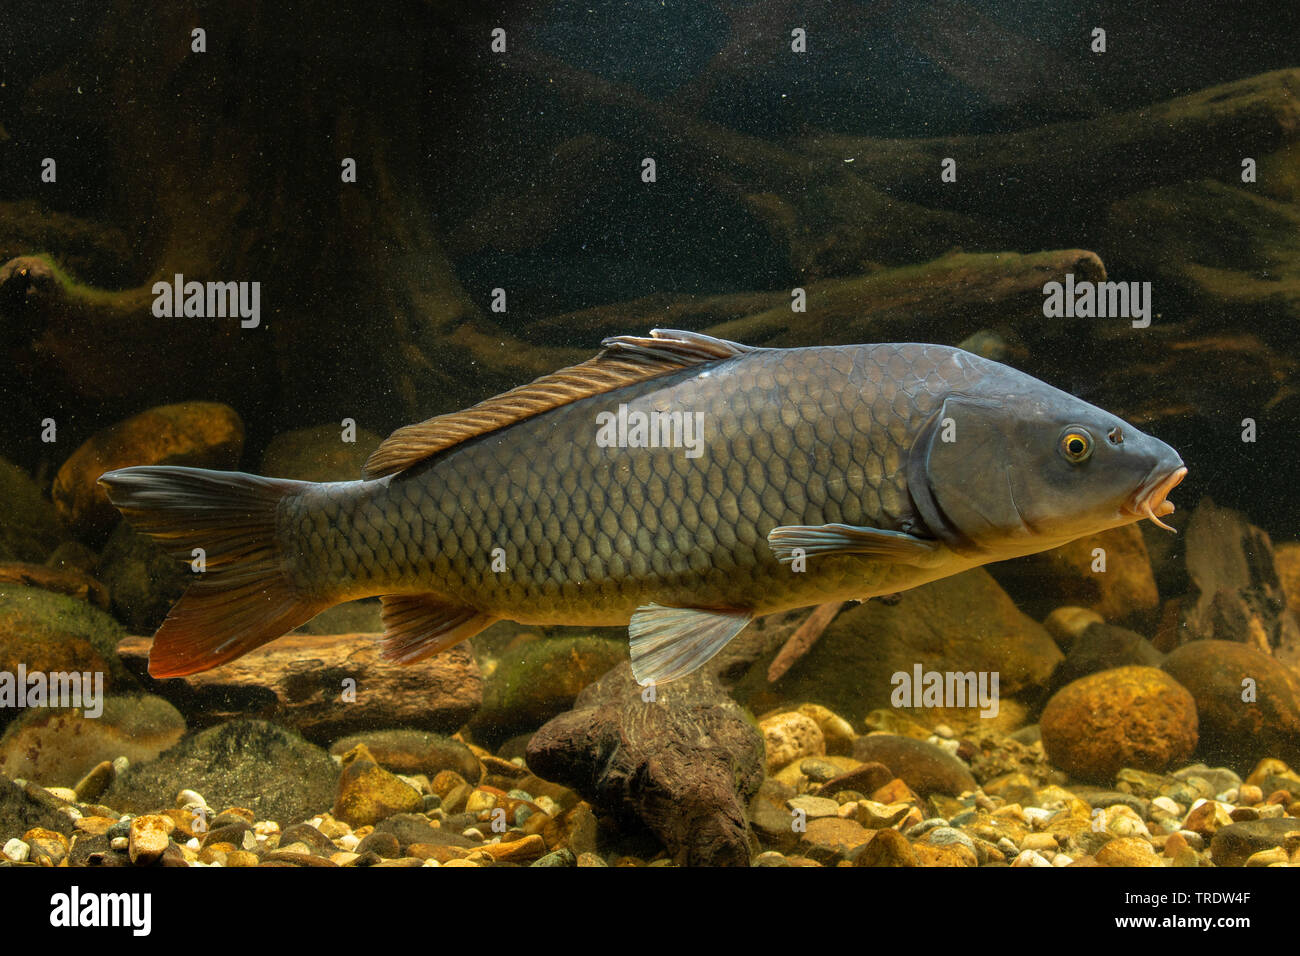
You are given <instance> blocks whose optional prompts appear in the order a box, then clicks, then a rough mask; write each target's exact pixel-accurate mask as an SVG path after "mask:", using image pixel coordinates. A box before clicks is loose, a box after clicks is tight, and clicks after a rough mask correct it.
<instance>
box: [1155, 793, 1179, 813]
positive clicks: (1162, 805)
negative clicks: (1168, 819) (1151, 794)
mask: <svg viewBox="0 0 1300 956" xmlns="http://www.w3.org/2000/svg"><path fill="white" fill-rule="evenodd" d="M1157 810H1158V811H1160V813H1159V814H1157V813H1156V811H1157ZM1151 815H1152V816H1153V817H1154V816H1158V815H1165V816H1172V817H1181V816H1182V815H1183V808H1182V807H1180V806H1179V805H1178V804H1177V803H1175V802H1174V801H1173V800H1170V799H1169V798H1168V797H1156V798H1155V799H1154V800H1152V801H1151Z"/></svg>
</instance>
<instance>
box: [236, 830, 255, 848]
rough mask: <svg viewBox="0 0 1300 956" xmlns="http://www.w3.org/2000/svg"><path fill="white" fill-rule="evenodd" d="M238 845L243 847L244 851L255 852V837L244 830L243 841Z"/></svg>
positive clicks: (251, 832) (250, 832)
mask: <svg viewBox="0 0 1300 956" xmlns="http://www.w3.org/2000/svg"><path fill="white" fill-rule="evenodd" d="M240 845H241V846H242V847H243V849H245V850H256V849H257V836H256V835H255V834H254V833H253V831H252V830H245V831H244V839H243V840H242V841H241V843H240Z"/></svg>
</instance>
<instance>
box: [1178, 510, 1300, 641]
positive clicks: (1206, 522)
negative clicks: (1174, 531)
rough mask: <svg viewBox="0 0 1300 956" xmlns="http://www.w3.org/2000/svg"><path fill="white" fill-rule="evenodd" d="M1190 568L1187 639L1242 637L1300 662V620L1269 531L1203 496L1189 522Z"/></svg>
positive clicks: (1182, 635) (1185, 610)
mask: <svg viewBox="0 0 1300 956" xmlns="http://www.w3.org/2000/svg"><path fill="white" fill-rule="evenodd" d="M1187 573H1188V576H1189V577H1190V578H1191V581H1192V585H1193V587H1194V591H1195V593H1194V596H1193V597H1192V598H1191V599H1189V600H1186V601H1184V602H1183V603H1182V605H1181V609H1182V628H1181V630H1180V632H1179V638H1180V641H1181V643H1186V642H1187V641H1193V640H1210V639H1213V640H1221V641H1238V642H1241V643H1245V644H1248V645H1250V646H1251V647H1254V648H1255V649H1256V650H1258V651H1262V652H1264V653H1265V654H1270V655H1273V656H1275V657H1277V658H1278V659H1279V660H1281V661H1282V662H1284V663H1286V664H1290V665H1291V666H1292V667H1295V666H1297V665H1300V626H1298V625H1297V622H1296V618H1295V615H1294V614H1292V613H1291V611H1290V609H1289V608H1288V607H1287V601H1286V594H1285V592H1284V591H1283V590H1282V585H1281V582H1280V580H1279V578H1278V574H1277V569H1276V568H1275V567H1274V565H1273V542H1272V540H1271V539H1270V538H1269V536H1268V534H1267V533H1266V532H1265V531H1263V530H1262V529H1260V528H1257V527H1255V526H1254V525H1253V524H1251V523H1250V522H1249V521H1247V520H1246V519H1245V517H1244V516H1243V515H1242V514H1241V513H1240V512H1237V511H1233V510H1232V509H1230V508H1220V507H1218V506H1217V505H1215V503H1214V502H1213V501H1212V500H1210V498H1208V497H1206V498H1203V499H1201V502H1200V504H1198V505H1197V506H1196V511H1195V512H1193V514H1192V520H1191V523H1190V524H1189V525H1188V528H1187Z"/></svg>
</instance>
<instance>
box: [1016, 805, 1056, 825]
mask: <svg viewBox="0 0 1300 956" xmlns="http://www.w3.org/2000/svg"><path fill="white" fill-rule="evenodd" d="M1024 814H1025V819H1026V820H1027V821H1028V822H1029V823H1030V824H1032V825H1033V827H1034V829H1035V830H1041V829H1042V828H1043V825H1044V824H1046V823H1047V821H1048V820H1050V819H1052V817H1054V816H1056V811H1054V810H1044V809H1043V808H1042V807H1025V809H1024Z"/></svg>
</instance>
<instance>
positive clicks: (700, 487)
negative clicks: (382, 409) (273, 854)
mask: <svg viewBox="0 0 1300 956" xmlns="http://www.w3.org/2000/svg"><path fill="white" fill-rule="evenodd" d="M601 344H602V348H601V351H600V352H599V353H598V354H597V355H596V356H595V357H594V358H592V359H589V360H588V361H586V362H583V363H581V364H578V365H575V366H572V367H570V368H566V369H562V370H560V371H557V372H554V373H552V374H550V375H546V376H543V377H541V378H539V379H537V380H536V381H534V382H532V383H530V384H527V385H523V386H520V387H518V388H515V389H513V390H511V391H507V392H505V393H503V394H501V395H498V396H496V397H494V398H489V399H487V400H485V401H483V402H480V403H479V404H477V405H475V406H473V407H471V408H469V409H466V410H463V411H459V412H454V413H451V414H446V415H440V416H438V417H435V418H432V419H429V420H428V421H425V422H422V423H419V424H415V425H409V426H406V427H403V428H399V429H398V430H396V431H395V432H393V433H392V435H390V436H389V437H388V438H387V439H386V440H385V441H384V442H383V443H382V444H381V445H380V446H379V447H378V448H377V449H376V450H375V452H374V453H373V454H372V455H371V456H370V458H369V459H368V460H367V462H366V464H365V466H364V469H363V476H362V478H360V479H359V480H356V481H342V482H324V483H313V482H306V481H293V480H287V479H282V478H270V477H262V476H258V475H250V474H245V473H242V472H223V471H212V470H207V469H199V468H187V467H180V466H136V467H127V468H120V469H117V470H114V471H110V472H108V473H106V474H104V475H103V476H102V477H101V478H100V479H99V481H100V483H101V484H102V485H103V486H104V488H105V489H106V492H107V494H108V497H109V500H110V501H111V502H112V503H113V505H114V506H116V507H117V509H118V510H119V511H120V512H121V514H122V515H123V517H124V518H125V519H126V520H127V522H128V523H129V524H130V525H131V526H132V527H133V528H135V529H136V530H137V531H139V532H141V533H143V534H145V535H148V536H149V537H151V538H152V539H153V540H154V541H156V542H158V544H160V545H161V546H162V547H163V548H164V549H165V550H166V551H167V552H168V553H170V554H171V555H173V556H174V557H175V558H177V559H178V560H181V561H185V562H193V561H194V558H195V556H196V555H202V557H203V565H204V568H205V570H204V571H203V573H201V574H196V576H195V580H194V581H193V582H192V583H191V584H190V585H189V587H188V588H187V590H186V591H185V593H184V594H183V595H182V596H181V598H180V599H179V601H178V602H177V603H176V604H175V605H174V606H173V607H172V609H171V611H170V613H169V614H168V615H167V617H166V619H165V620H164V621H163V623H162V625H161V626H160V627H159V628H158V630H157V633H156V634H155V635H154V640H153V644H152V646H151V650H150V656H149V673H150V674H151V675H152V676H154V677H160V678H161V677H179V676H184V675H186V674H191V673H196V672H199V671H204V670H208V669H209V668H212V667H216V666H219V665H220V664H223V663H225V662H227V661H230V660H233V659H234V658H237V657H239V656H240V655H243V654H246V653H248V652H249V651H251V650H253V649H254V648H256V647H259V646H261V645H263V644H265V643H267V642H268V641H271V640H274V639H275V638H277V637H279V636H281V635H283V634H285V633H287V632H288V631H290V630H292V629H294V628H296V627H298V626H300V625H302V624H304V623H305V622H306V621H308V620H309V619H310V618H311V617H313V616H314V615H316V614H318V613H319V612H321V611H323V610H325V609H326V608H329V607H331V606H333V605H335V604H339V603H342V602H345V601H352V600H357V599H361V598H367V597H374V596H379V597H380V599H381V602H382V622H383V627H384V634H383V637H382V641H383V650H382V656H383V658H384V659H385V660H389V661H397V662H403V663H410V662H413V661H417V660H421V659H423V658H426V657H428V656H430V655H433V654H437V653H440V652H441V651H444V650H446V649H447V648H449V647H451V646H453V645H455V644H457V643H459V642H460V641H463V640H465V639H466V638H468V637H471V636H473V635H474V634H477V633H478V632H480V631H482V630H483V629H484V628H486V627H488V626H490V625H491V624H493V623H494V622H496V621H498V620H510V621H515V622H518V623H521V624H532V625H562V624H567V625H583V626H621V625H625V626H627V628H628V635H629V656H630V659H631V666H632V671H633V674H634V676H635V677H636V679H637V680H638V682H640V683H641V684H652V683H654V684H662V683H667V682H669V681H672V680H676V679H679V678H681V677H683V676H685V675H687V674H690V673H691V672H693V671H695V670H696V669H698V668H699V667H700V666H702V665H703V664H704V663H706V662H707V661H708V660H710V659H711V658H712V657H713V656H714V655H715V654H717V653H718V651H720V650H721V649H722V648H723V647H724V646H725V645H726V644H727V642H728V641H730V640H731V639H732V638H734V637H735V636H736V635H737V634H738V633H739V632H740V631H741V630H743V629H744V628H745V626H746V625H747V624H749V623H750V622H751V621H752V620H754V619H755V618H757V617H761V616H763V615H767V614H772V613H775V612H779V611H786V610H791V609H795V608H801V607H807V606H812V605H822V604H827V603H830V602H835V601H862V600H866V599H868V598H870V597H873V596H880V595H885V594H892V593H895V592H898V591H903V590H906V589H909V588H913V587H917V586H918V585H921V584H925V583H926V582H929V581H933V580H936V579H938V578H943V577H947V576H949V575H953V574H958V573H960V572H962V571H965V570H968V569H970V568H973V567H976V566H979V565H983V564H987V563H989V562H993V561H1001V560H1004V559H1007V558H1014V557H1019V556H1021V555H1026V554H1032V553H1035V552H1039V551H1046V550H1049V549H1051V548H1055V547H1058V546H1060V545H1062V544H1065V543H1067V542H1069V541H1072V540H1074V539H1076V538H1080V537H1083V536H1086V535H1091V534H1095V533H1097V532H1100V531H1105V530H1108V529H1110V528H1115V527H1120V526H1123V525H1127V524H1131V523H1133V522H1137V521H1141V520H1147V519H1149V520H1151V521H1153V522H1155V523H1156V524H1158V525H1160V526H1161V527H1164V528H1168V529H1169V530H1173V529H1172V528H1169V526H1168V525H1167V524H1166V523H1165V522H1163V521H1162V520H1161V518H1163V517H1164V516H1166V515H1168V514H1170V513H1171V512H1173V510H1174V505H1173V503H1172V502H1170V501H1169V500H1168V497H1167V496H1168V494H1169V493H1170V491H1171V490H1172V489H1173V488H1174V487H1175V486H1176V485H1177V484H1178V483H1179V482H1180V481H1182V479H1183V477H1184V476H1185V475H1186V474H1187V468H1186V467H1185V465H1184V464H1183V461H1182V459H1181V458H1180V457H1179V456H1178V454H1177V452H1175V451H1174V449H1173V448H1171V447H1170V446H1169V445H1167V444H1165V443H1164V442H1162V441H1160V440H1159V439H1157V438H1155V437H1153V436H1151V435H1147V434H1145V433H1143V432H1142V431H1140V430H1139V429H1138V428H1136V427H1134V426H1133V425H1131V424H1129V423H1128V422H1126V421H1123V420H1121V419H1120V418H1118V417H1116V416H1115V415H1112V414H1110V413H1109V412H1106V411H1104V410H1103V409H1101V408H1098V407H1096V406H1093V405H1090V404H1088V403H1087V402H1084V401H1083V400H1081V399H1079V398H1076V397H1074V396H1073V395H1071V394H1069V393H1067V392H1064V391H1061V390H1059V389H1057V388H1054V387H1052V386H1051V385H1048V384H1047V383H1045V382H1042V381H1040V380H1039V379H1036V378H1034V377H1032V376H1030V375H1028V374H1026V373H1024V372H1020V371H1018V370H1016V369H1013V368H1011V367H1009V366H1007V365H1003V364H1000V363H998V362H994V361H990V360H988V359H984V358H981V357H979V356H977V355H973V354H971V353H969V352H965V351H963V350H961V349H959V348H952V347H948V346H942V345H932V344H924V343H886V344H869V345H845V346H821V347H816V346H814V347H808V348H792V349H783V348H761V347H755V346H748V345H743V344H740V343H738V342H730V341H726V340H723V339H718V338H714V337H711V336H708V335H703V334H700V333H695V332H686V331H677V330H665V329H655V330H652V331H651V332H650V334H649V336H645V337H640V336H616V337H613V338H608V339H606V340H604V341H603V342H602V343H601Z"/></svg>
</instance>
